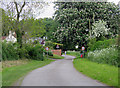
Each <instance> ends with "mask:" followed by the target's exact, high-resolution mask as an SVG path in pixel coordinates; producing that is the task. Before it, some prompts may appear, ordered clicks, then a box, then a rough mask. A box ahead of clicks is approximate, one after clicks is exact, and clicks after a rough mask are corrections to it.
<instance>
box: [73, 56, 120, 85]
mask: <svg viewBox="0 0 120 88" xmlns="http://www.w3.org/2000/svg"><path fill="white" fill-rule="evenodd" d="M73 64H74V67H75V68H76V69H77V70H78V71H79V72H81V73H83V74H84V75H86V76H89V77H91V78H92V79H95V80H98V81H100V82H102V83H104V84H107V85H108V86H118V84H119V83H118V67H115V66H110V65H108V64H98V63H95V62H91V61H89V60H88V59H85V58H84V59H79V58H77V59H74V61H73Z"/></svg>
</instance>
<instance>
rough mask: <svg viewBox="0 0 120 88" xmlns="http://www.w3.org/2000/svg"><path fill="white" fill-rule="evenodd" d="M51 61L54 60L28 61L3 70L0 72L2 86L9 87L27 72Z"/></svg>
mask: <svg viewBox="0 0 120 88" xmlns="http://www.w3.org/2000/svg"><path fill="white" fill-rule="evenodd" d="M52 61H54V60H50V59H45V60H44V61H38V60H30V61H29V62H28V63H26V64H22V65H19V66H12V67H6V68H4V69H3V70H2V86H11V85H13V84H14V83H15V82H16V81H17V80H18V79H19V78H21V77H23V76H24V75H26V74H27V73H28V72H30V71H32V70H34V69H36V68H39V67H42V66H45V65H47V64H49V63H51V62H52Z"/></svg>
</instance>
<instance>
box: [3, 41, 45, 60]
mask: <svg viewBox="0 0 120 88" xmlns="http://www.w3.org/2000/svg"><path fill="white" fill-rule="evenodd" d="M24 57H25V58H30V59H34V60H44V57H43V48H42V46H41V45H39V44H36V45H33V44H29V43H27V44H23V47H22V48H20V47H19V44H17V43H12V42H11V43H6V42H3V43H2V58H3V60H17V59H20V58H24Z"/></svg>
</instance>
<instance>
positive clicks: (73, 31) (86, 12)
mask: <svg viewBox="0 0 120 88" xmlns="http://www.w3.org/2000/svg"><path fill="white" fill-rule="evenodd" d="M56 8H57V10H56V12H55V20H56V21H58V22H59V23H60V26H59V27H58V30H57V31H56V32H55V33H54V36H55V38H56V39H57V41H58V42H60V43H63V44H64V48H65V47H66V48H67V49H74V48H75V46H76V45H79V48H81V47H82V46H83V45H84V46H86V45H87V40H88V36H89V31H90V30H91V26H92V23H94V22H95V21H98V20H104V21H106V22H107V25H108V28H110V31H111V32H112V33H113V34H114V35H115V34H117V33H118V27H119V26H118V22H117V21H116V19H118V16H119V10H118V6H117V5H115V4H113V3H108V2H97V3H94V2H57V3H56Z"/></svg>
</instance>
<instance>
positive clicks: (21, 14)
mask: <svg viewBox="0 0 120 88" xmlns="http://www.w3.org/2000/svg"><path fill="white" fill-rule="evenodd" d="M2 4H3V5H4V9H5V10H6V15H7V16H8V17H9V18H10V19H11V20H12V22H8V23H10V25H11V27H12V30H14V31H15V32H16V36H17V42H18V43H19V44H20V47H22V36H23V32H24V30H23V28H24V26H25V25H23V22H22V21H24V20H25V19H27V18H32V17H33V15H34V14H35V11H36V10H38V9H41V8H43V6H45V5H47V4H46V2H42V3H41V2H38V3H33V2H26V1H25V0H24V1H23V2H19V1H17V0H14V1H13V2H8V3H5V2H4V1H3V2H2ZM27 7H28V8H27ZM26 8H27V9H26ZM33 13H34V14H33ZM38 13H39V10H38V11H37V14H38ZM7 21H8V20H7ZM34 24H36V26H34V27H35V29H41V28H40V26H39V24H38V23H34ZM34 24H33V25H34ZM5 26H8V24H5ZM9 30H10V29H9ZM43 32H44V31H43ZM33 33H35V35H36V33H39V31H37V32H36V31H33ZM40 33H41V32H40ZM37 36H38V34H37Z"/></svg>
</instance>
